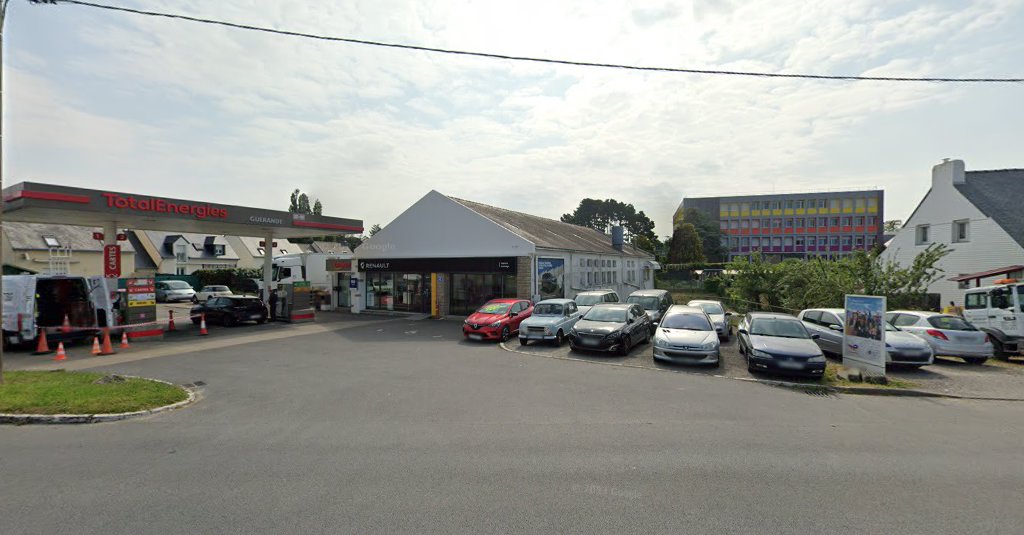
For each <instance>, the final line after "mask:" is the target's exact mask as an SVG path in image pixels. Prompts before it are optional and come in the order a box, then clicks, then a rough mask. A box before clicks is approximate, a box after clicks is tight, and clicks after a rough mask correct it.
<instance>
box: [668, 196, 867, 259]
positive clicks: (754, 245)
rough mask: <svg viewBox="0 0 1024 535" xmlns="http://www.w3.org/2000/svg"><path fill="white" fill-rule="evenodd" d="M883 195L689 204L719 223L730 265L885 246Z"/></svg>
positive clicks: (694, 200)
mask: <svg viewBox="0 0 1024 535" xmlns="http://www.w3.org/2000/svg"><path fill="white" fill-rule="evenodd" d="M883 200H884V193H883V192H882V190H864V191H837V192H831V191H830V192H820V193H779V194H767V195H741V196H735V197H701V198H686V199H683V203H682V204H681V205H680V207H679V209H678V210H677V211H676V215H675V220H676V221H679V220H680V219H681V218H682V215H683V212H684V211H685V210H687V209H689V208H695V209H697V210H700V211H701V212H703V213H705V214H706V215H707V216H708V217H709V218H711V219H712V220H713V221H716V222H717V223H718V227H719V228H720V229H721V230H722V242H723V245H724V246H725V247H726V248H727V249H728V251H729V260H732V259H733V258H736V257H740V256H747V255H750V254H751V253H752V252H755V251H759V252H760V253H761V254H762V255H765V256H768V257H774V258H777V259H784V258H810V257H816V256H822V257H828V258H835V257H839V256H842V255H845V254H849V253H851V252H853V251H858V250H869V249H871V248H872V247H874V246H875V244H877V243H881V241H882V208H883Z"/></svg>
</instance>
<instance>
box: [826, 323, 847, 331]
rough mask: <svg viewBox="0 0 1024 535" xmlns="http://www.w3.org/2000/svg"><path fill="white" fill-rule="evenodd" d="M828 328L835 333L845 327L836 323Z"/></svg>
mask: <svg viewBox="0 0 1024 535" xmlns="http://www.w3.org/2000/svg"><path fill="white" fill-rule="evenodd" d="M828 328H829V329H832V330H833V331H842V330H843V326H842V325H836V324H835V323H833V324H832V325H829V326H828Z"/></svg>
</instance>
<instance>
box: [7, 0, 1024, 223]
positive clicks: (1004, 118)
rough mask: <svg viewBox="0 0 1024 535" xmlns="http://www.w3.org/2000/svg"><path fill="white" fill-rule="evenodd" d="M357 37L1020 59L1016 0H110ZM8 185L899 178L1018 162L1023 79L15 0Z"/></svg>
mask: <svg viewBox="0 0 1024 535" xmlns="http://www.w3.org/2000/svg"><path fill="white" fill-rule="evenodd" d="M97 1H99V2H101V3H102V2H106V3H111V4H116V5H122V6H128V7H137V8H143V9H149V10H156V11H166V12H173V13H181V14H188V15H193V16H199V17H204V18H215V19H222V20H229V21H233V22H240V23H247V24H252V25H258V26H269V27H274V28H278V29H285V30H292V31H301V32H307V33H319V34H326V35H334V36H343V37H352V38H359V39H367V40H377V41H386V42H398V43H405V44H413V45H421V46H429V47H439V48H452V49H462V50H473V51H481V52H492V53H499V54H509V55H519V56H542V57H553V58H560V59H570V60H577V61H589V62H601V63H621V64H635V65H645V66H663V67H680V68H707V69H728V70H754V71H769V72H788V73H796V72H800V73H815V74H844V75H896V76H934V77H938V76H948V77H1016V78H1020V77H1024V38H1022V37H1021V34H1020V32H1019V28H1021V27H1024V0H978V1H973V2H971V1H929V2H919V1H910V2H907V1H899V0H887V1H878V2H869V1H861V0H841V1H822V2H804V1H788V0H775V1H772V2H754V1H751V2H739V1H731V0H693V1H689V2H686V1H681V2H646V1H643V2H641V1H627V0H619V1H615V2H606V1H582V2H571V1H559V0H547V1H517V2H482V1H481V2H470V1H431V0H416V1H387V0H371V1H346V2H323V1H313V0H287V1H286V0H245V1H242V0H223V1H218V2H206V1H199V0H150V1H145V2H143V1H137V0H97ZM5 30H6V31H5V42H4V52H5V57H4V84H5V87H4V91H5V95H4V97H5V100H4V121H5V122H4V136H3V141H4V144H5V145H4V152H3V154H4V156H5V157H6V158H5V161H4V166H5V167H4V183H5V184H6V185H10V184H14V183H17V182H21V181H27V180H31V181H38V182H50V183H58V184H65V185H72V186H80V187H92V188H101V189H111V190H116V191H126V192H131V193H141V194H149V195H161V196H170V197H180V198H187V199H197V200H204V201H209V202H221V203H226V204H238V205H245V206H257V207H263V208H271V209H278V210H286V209H287V207H288V199H289V194H290V192H291V191H292V190H293V189H295V188H300V189H302V190H303V191H305V192H307V193H309V195H310V196H311V197H316V198H319V199H320V200H321V202H322V203H323V206H324V214H325V215H332V216H338V217H351V218H356V219H362V220H363V221H364V223H365V226H366V227H367V228H369V227H370V225H372V224H374V223H379V224H382V225H384V224H387V223H388V222H389V221H391V220H392V219H393V218H395V217H396V216H398V215H399V214H400V213H401V212H402V211H404V210H405V209H406V208H408V207H409V206H410V205H412V204H413V203H414V202H416V201H417V200H418V199H419V198H421V197H422V196H423V195H425V194H426V193H427V192H429V191H430V190H432V189H436V190H438V191H440V192H442V193H446V194H449V195H452V196H457V197H460V198H466V199H470V200H474V201H478V202H483V203H487V204H493V205H497V206H501V207H504V208H509V209H513V210H520V211H524V212H528V213H532V214H536V215H539V216H544V217H550V218H555V219H557V218H558V217H560V216H561V215H562V214H564V213H567V212H571V211H572V210H573V209H574V208H575V207H576V205H577V204H579V202H580V200H581V199H583V198H585V197H591V198H614V199H617V200H619V201H622V202H627V203H631V204H633V205H634V206H635V207H636V208H637V210H643V211H644V212H645V213H646V214H647V215H648V216H650V217H651V218H652V219H653V220H654V222H655V223H656V225H657V227H656V231H657V233H658V234H659V235H660V236H667V235H669V234H670V233H671V221H672V213H673V212H674V211H675V209H676V207H677V206H678V205H679V203H680V202H681V200H682V199H683V198H684V197H687V196H717V195H737V194H750V193H766V192H773V191H775V192H796V191H814V190H820V189H833V190H834V189H847V188H849V189H861V188H874V187H881V188H884V189H885V194H886V203H885V214H884V215H885V218H886V219H905V218H906V217H907V216H909V214H910V212H911V211H912V210H913V209H914V207H915V206H916V205H917V203H918V202H919V201H920V199H921V197H922V196H923V195H924V193H925V192H926V191H927V189H928V187H929V184H930V180H931V167H932V166H933V165H935V164H937V163H938V162H940V161H941V160H942V159H943V158H959V159H963V160H964V161H965V162H966V165H967V169H968V170H974V169H1004V168H1021V167H1024V150H1022V149H1024V137H1022V136H1021V125H1024V106H1022V105H1021V102H1024V84H1000V85H978V84H937V83H903V84H894V83H881V82H837V81H810V80H781V79H761V78H748V77H718V76H707V75H692V74H671V73H652V72H636V71H625V70H617V69H599V68H586V67H574V66H560V65H546V64H535V63H522V62H513V61H508V60H491V59H483V58H470V57H459V56H451V55H440V54H433V53H428V52H419V51H408V50H396V49H388V48H377V47H369V46H364V45H355V44H341V43H328V42H322V41H313V40H306V39H300V38H294V37H284V36H276V35H268V34H263V33H255V32H247V31H243V30H235V29H228V28H222V27H216V26H209V25H201V24H196V23H191V22H185V21H176V20H170V19H163V18H153V17H141V16H137V15H130V14H123V13H114V12H110V11H105V10H97V9H93V8H85V7H78V6H73V5H57V6H53V5H32V4H29V3H27V2H25V1H22V0H13V1H12V2H11V5H10V7H9V11H8V16H7V21H6V27H5Z"/></svg>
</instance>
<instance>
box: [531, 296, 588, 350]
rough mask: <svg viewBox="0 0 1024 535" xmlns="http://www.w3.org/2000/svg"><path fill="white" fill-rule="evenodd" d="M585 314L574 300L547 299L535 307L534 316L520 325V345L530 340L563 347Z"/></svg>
mask: <svg viewBox="0 0 1024 535" xmlns="http://www.w3.org/2000/svg"><path fill="white" fill-rule="evenodd" d="M581 316H583V314H582V313H581V312H580V311H579V309H578V308H577V307H576V302H575V301H573V300H572V299H545V300H544V301H541V302H539V303H537V304H536V305H535V306H534V307H533V314H532V315H531V316H530V317H528V318H526V319H524V320H523V322H522V323H521V324H519V343H520V344H521V345H524V346H525V345H526V344H528V343H530V340H537V341H541V342H554V344H555V345H556V346H560V345H562V343H563V342H564V341H565V337H566V335H567V334H568V333H569V330H570V329H572V327H573V325H576V322H577V321H579V319H580V317H581Z"/></svg>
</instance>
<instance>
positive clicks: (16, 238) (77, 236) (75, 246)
mask: <svg viewBox="0 0 1024 535" xmlns="http://www.w3.org/2000/svg"><path fill="white" fill-rule="evenodd" d="M3 228H4V233H5V234H6V235H7V240H8V242H9V243H10V244H11V248H12V249H14V250H15V251H18V250H21V251H46V250H48V249H49V247H47V246H46V242H45V241H43V236H53V237H55V238H57V240H58V241H59V242H60V244H61V246H62V247H71V250H72V251H94V252H101V251H103V243H102V242H100V241H98V240H94V239H92V233H93V232H103V229H102V228H100V227H76V226H72V225H59V224H56V223H21V222H17V221H5V222H4V225H3ZM121 252H122V253H134V252H135V248H134V247H132V244H131V242H130V241H129V242H121Z"/></svg>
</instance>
